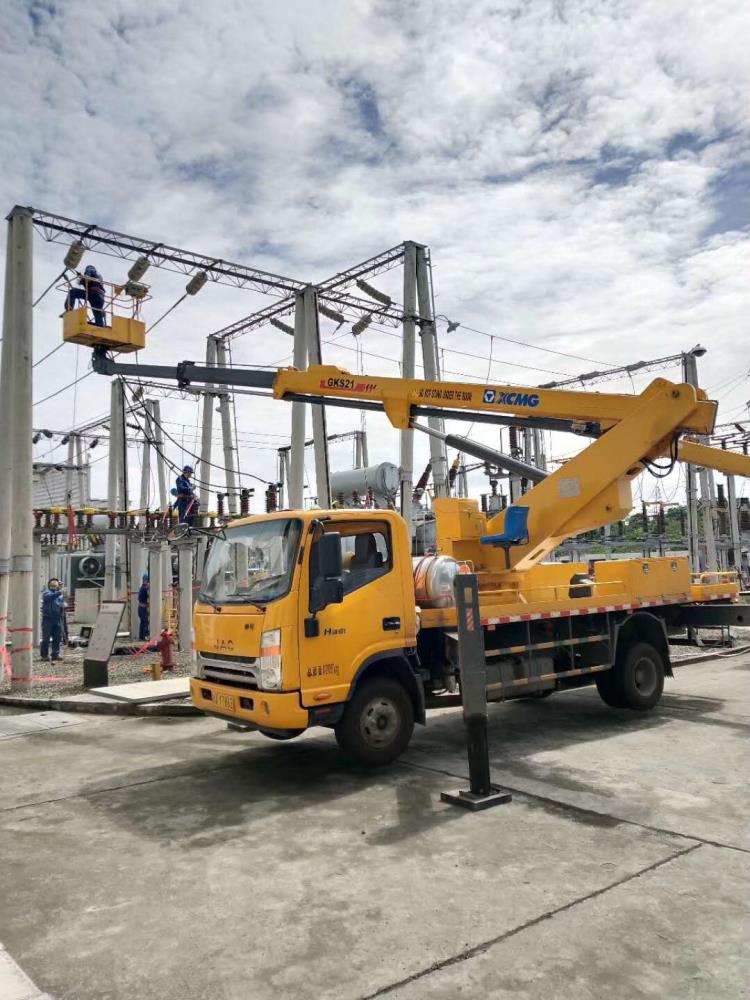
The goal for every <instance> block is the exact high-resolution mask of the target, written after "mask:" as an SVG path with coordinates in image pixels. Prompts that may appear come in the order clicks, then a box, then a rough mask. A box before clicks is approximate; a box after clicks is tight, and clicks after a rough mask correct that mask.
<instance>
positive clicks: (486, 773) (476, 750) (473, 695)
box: [440, 573, 511, 811]
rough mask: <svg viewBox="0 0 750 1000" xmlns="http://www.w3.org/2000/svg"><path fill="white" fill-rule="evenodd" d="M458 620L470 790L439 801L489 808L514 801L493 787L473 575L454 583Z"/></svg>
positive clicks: (443, 796) (484, 673)
mask: <svg viewBox="0 0 750 1000" xmlns="http://www.w3.org/2000/svg"><path fill="white" fill-rule="evenodd" d="M453 587H454V592H455V595H456V615H457V618H458V665H459V670H460V673H461V701H462V703H463V710H464V725H465V727H466V745H467V750H468V755H469V785H470V787H469V789H468V790H466V789H459V790H457V791H455V792H442V793H441V795H440V798H441V799H442V801H443V802H449V803H450V804H451V805H455V806H462V807H463V808H464V809H471V810H474V811H476V810H479V809H489V808H490V807H491V806H499V805H502V804H503V803H504V802H510V801H511V795H510V792H506V791H504V790H503V789H501V788H498V787H497V786H496V785H493V784H492V781H491V777H490V755H489V746H488V743H487V671H486V669H485V658H484V634H483V632H482V622H481V617H480V614H479V586H478V584H477V577H476V574H474V573H467V574H460V575H459V576H457V577H456V579H455V580H454V583H453Z"/></svg>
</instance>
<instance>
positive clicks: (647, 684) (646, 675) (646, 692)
mask: <svg viewBox="0 0 750 1000" xmlns="http://www.w3.org/2000/svg"><path fill="white" fill-rule="evenodd" d="M633 680H634V682H635V686H636V688H637V689H638V693H639V694H640V695H641V696H642V697H643V698H649V697H650V696H651V695H652V694H653V693H654V691H655V690H656V685H657V683H658V678H657V672H656V666H655V664H654V662H653V660H649V659H648V657H645V656H642V657H641V658H640V659H638V660H636V662H635V670H634V673H633Z"/></svg>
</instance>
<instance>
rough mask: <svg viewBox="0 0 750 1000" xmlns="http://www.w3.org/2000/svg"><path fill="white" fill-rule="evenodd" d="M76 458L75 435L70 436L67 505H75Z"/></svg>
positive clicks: (66, 479) (66, 476)
mask: <svg viewBox="0 0 750 1000" xmlns="http://www.w3.org/2000/svg"><path fill="white" fill-rule="evenodd" d="M75 457H76V439H75V435H73V434H70V435H69V436H68V467H67V469H66V470H65V503H66V504H67V503H69V504H72V503H73V466H74V464H75Z"/></svg>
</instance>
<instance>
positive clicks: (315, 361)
mask: <svg viewBox="0 0 750 1000" xmlns="http://www.w3.org/2000/svg"><path fill="white" fill-rule="evenodd" d="M302 294H303V296H304V303H305V314H304V315H305V340H306V341H307V357H308V363H309V364H311V365H321V364H322V363H323V356H322V353H321V349H320V324H319V322H318V293H317V292H316V291H315V289H314V288H313V286H312V285H308V286H307V288H306V289H305V290H304V292H303V293H302ZM312 426H313V451H314V453H315V485H316V490H317V493H318V506H319V507H322V508H323V509H324V510H327V509H328V508H329V507H330V506H331V477H330V469H329V463H328V429H327V425H326V408H325V406H324V405H323V404H322V403H313V404H312Z"/></svg>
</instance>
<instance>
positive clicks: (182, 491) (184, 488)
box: [172, 465, 197, 524]
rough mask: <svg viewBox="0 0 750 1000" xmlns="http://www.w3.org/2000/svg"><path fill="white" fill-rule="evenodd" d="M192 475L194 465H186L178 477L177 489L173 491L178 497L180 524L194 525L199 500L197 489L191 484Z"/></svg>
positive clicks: (177, 505)
mask: <svg viewBox="0 0 750 1000" xmlns="http://www.w3.org/2000/svg"><path fill="white" fill-rule="evenodd" d="M192 474H193V467H192V465H186V466H185V467H184V468H183V470H182V472H181V473H180V475H179V476H178V477H177V482H176V483H175V489H174V490H172V493H173V494H174V496H176V497H177V500H176V501H175V506H176V507H177V520H178V521H179V522H180V524H192V523H193V516H194V514H195V510H196V506H197V500H196V496H195V489H194V488H193V484H192V483H191V482H190V477H191V476H192Z"/></svg>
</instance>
